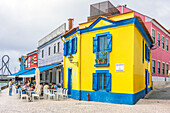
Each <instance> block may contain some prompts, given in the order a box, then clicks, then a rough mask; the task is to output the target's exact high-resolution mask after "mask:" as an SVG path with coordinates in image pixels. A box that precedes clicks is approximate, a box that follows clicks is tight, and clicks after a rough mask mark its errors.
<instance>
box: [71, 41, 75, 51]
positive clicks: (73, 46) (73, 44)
mask: <svg viewBox="0 0 170 113" xmlns="http://www.w3.org/2000/svg"><path fill="white" fill-rule="evenodd" d="M71 42H72V49H71V53H72V54H74V53H75V52H74V51H75V38H73V39H72V40H71Z"/></svg>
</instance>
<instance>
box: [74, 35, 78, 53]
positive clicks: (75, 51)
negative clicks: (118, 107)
mask: <svg viewBox="0 0 170 113" xmlns="http://www.w3.org/2000/svg"><path fill="white" fill-rule="evenodd" d="M74 53H77V37H75V50H74Z"/></svg>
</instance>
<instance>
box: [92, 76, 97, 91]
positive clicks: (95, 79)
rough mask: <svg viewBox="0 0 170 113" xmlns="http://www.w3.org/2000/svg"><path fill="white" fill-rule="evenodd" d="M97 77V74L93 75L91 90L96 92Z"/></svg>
mask: <svg viewBox="0 0 170 113" xmlns="http://www.w3.org/2000/svg"><path fill="white" fill-rule="evenodd" d="M97 83H98V77H97V73H93V90H95V91H96V90H98V84H97Z"/></svg>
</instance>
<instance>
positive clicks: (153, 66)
mask: <svg viewBox="0 0 170 113" xmlns="http://www.w3.org/2000/svg"><path fill="white" fill-rule="evenodd" d="M152 73H155V60H152Z"/></svg>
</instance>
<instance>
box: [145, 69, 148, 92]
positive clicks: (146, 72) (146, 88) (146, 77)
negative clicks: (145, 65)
mask: <svg viewBox="0 0 170 113" xmlns="http://www.w3.org/2000/svg"><path fill="white" fill-rule="evenodd" d="M147 81H148V70H147V69H145V93H146V94H147V93H148V92H147V90H148V84H147V83H148V82H147Z"/></svg>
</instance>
